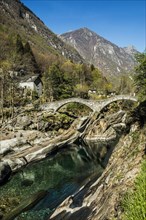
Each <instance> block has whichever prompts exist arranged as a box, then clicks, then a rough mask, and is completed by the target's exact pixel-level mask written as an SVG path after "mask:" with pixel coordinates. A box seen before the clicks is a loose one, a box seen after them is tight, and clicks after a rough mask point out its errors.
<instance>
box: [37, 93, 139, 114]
mask: <svg viewBox="0 0 146 220" xmlns="http://www.w3.org/2000/svg"><path fill="white" fill-rule="evenodd" d="M120 100H121V101H122V100H127V101H133V102H137V98H136V97H134V96H130V95H117V96H113V97H111V98H107V99H103V100H96V101H95V100H88V99H82V98H69V99H63V100H60V101H54V102H50V103H46V104H44V105H42V106H41V110H46V111H53V112H56V111H58V110H59V109H60V108H61V107H62V106H64V105H66V104H68V103H73V102H74V103H79V104H83V105H86V106H87V107H89V108H90V109H91V110H92V111H93V112H100V111H101V110H102V109H103V108H105V107H106V106H108V105H109V104H111V103H112V102H116V101H120Z"/></svg>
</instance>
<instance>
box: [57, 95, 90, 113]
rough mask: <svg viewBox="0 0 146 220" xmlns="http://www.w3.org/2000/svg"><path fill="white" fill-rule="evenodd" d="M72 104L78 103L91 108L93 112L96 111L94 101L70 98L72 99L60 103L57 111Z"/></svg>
mask: <svg viewBox="0 0 146 220" xmlns="http://www.w3.org/2000/svg"><path fill="white" fill-rule="evenodd" d="M70 103H78V104H82V105H85V106H87V107H88V108H90V110H91V111H94V107H93V106H94V104H93V101H90V100H87V99H82V98H70V99H65V100H62V101H60V102H58V104H57V103H56V104H57V105H56V109H55V111H58V110H59V109H60V108H62V107H63V106H65V105H67V104H70Z"/></svg>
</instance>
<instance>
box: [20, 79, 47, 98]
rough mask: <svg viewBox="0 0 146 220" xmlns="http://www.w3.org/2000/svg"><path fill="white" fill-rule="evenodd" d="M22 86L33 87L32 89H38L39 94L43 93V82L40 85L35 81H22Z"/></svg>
mask: <svg viewBox="0 0 146 220" xmlns="http://www.w3.org/2000/svg"><path fill="white" fill-rule="evenodd" d="M19 86H20V87H22V88H27V89H31V90H32V91H36V92H37V93H38V96H40V95H42V89H43V88H42V83H41V82H40V83H39V84H38V85H36V84H35V83H34V82H22V83H20V84H19Z"/></svg>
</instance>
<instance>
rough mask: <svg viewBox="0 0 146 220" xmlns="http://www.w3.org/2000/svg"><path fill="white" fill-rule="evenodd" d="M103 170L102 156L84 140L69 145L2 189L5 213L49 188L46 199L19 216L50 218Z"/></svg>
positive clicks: (30, 168)
mask: <svg viewBox="0 0 146 220" xmlns="http://www.w3.org/2000/svg"><path fill="white" fill-rule="evenodd" d="M102 171H103V168H102V166H101V165H100V164H99V162H98V158H95V157H93V155H92V153H91V152H89V148H88V147H86V146H83V145H82V144H81V143H78V144H73V145H70V146H65V147H64V148H63V149H62V150H61V151H59V152H58V153H56V154H54V155H49V157H47V158H46V159H44V160H42V161H39V162H37V163H33V164H29V165H28V166H26V167H24V168H23V169H22V170H20V171H19V172H18V173H16V174H15V175H13V177H12V178H11V180H10V181H9V182H7V184H5V185H4V186H2V187H1V188H0V198H1V202H3V204H4V206H5V207H4V208H5V209H6V210H4V212H5V213H7V214H8V213H11V212H12V210H13V209H15V208H16V207H17V206H19V205H20V204H21V203H22V204H23V202H24V201H27V200H29V198H30V197H31V196H32V195H34V194H35V193H37V192H39V191H40V190H45V191H47V193H46V195H45V196H44V198H43V199H41V200H40V201H39V202H38V203H37V204H36V205H35V206H34V207H33V208H31V209H30V210H28V211H25V212H23V213H21V214H20V215H19V216H17V217H16V218H15V219H16V220H22V219H23V220H24V219H25V220H34V219H35V220H47V219H48V218H49V215H50V214H51V213H52V212H53V211H54V210H55V208H56V207H57V206H58V205H59V204H60V203H61V202H62V201H63V200H64V199H65V198H66V197H68V196H69V195H72V194H74V193H75V192H76V191H77V190H78V189H79V188H80V187H81V186H82V185H83V184H85V182H86V181H87V180H89V178H90V177H91V176H96V177H97V178H98V176H100V174H101V173H102ZM10 215H11V214H10Z"/></svg>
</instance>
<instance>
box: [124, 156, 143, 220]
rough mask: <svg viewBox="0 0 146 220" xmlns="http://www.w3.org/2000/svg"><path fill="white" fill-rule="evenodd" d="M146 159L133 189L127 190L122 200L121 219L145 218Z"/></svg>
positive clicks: (140, 219) (134, 219) (138, 219)
mask: <svg viewBox="0 0 146 220" xmlns="http://www.w3.org/2000/svg"><path fill="white" fill-rule="evenodd" d="M145 170H146V160H145V161H144V162H143V164H142V169H141V172H140V174H139V175H138V177H137V178H136V181H135V189H134V190H133V191H132V192H128V193H127V194H126V196H125V198H124V201H123V208H124V216H123V220H145V219H146V172H145Z"/></svg>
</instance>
